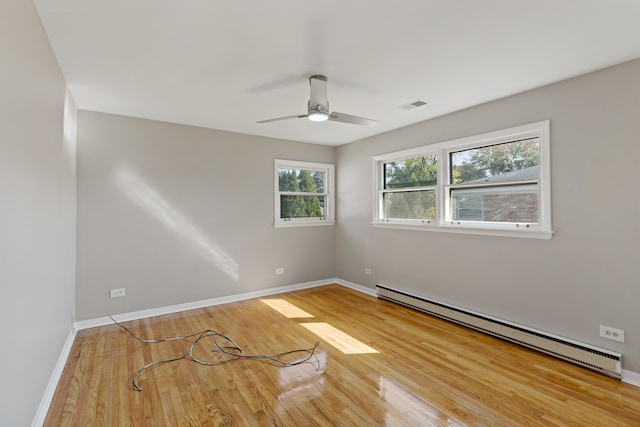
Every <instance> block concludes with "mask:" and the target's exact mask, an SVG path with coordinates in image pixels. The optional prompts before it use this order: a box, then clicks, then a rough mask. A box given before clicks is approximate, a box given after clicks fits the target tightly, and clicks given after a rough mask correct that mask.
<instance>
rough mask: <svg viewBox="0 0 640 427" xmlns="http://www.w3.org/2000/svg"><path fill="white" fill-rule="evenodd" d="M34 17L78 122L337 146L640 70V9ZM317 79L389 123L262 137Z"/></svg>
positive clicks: (621, 5)
mask: <svg viewBox="0 0 640 427" xmlns="http://www.w3.org/2000/svg"><path fill="white" fill-rule="evenodd" d="M34 2H35V4H36V7H37V9H38V12H39V14H40V17H41V19H42V22H43V24H44V27H45V30H46V31H47V34H48V36H49V38H50V40H51V44H52V46H53V50H54V52H55V54H56V57H57V58H58V61H59V63H60V67H61V68H62V71H63V73H64V76H65V78H66V80H67V82H68V85H69V89H70V90H71V93H72V94H73V97H74V99H75V101H76V105H77V106H78V108H81V109H86V110H94V111H101V112H107V113H114V114H121V115H127V116H133V117H142V118H148V119H154V120H162V121H168V122H175V123H183V124H188V125H195V126H202V127H207V128H214V129H222V130H227V131H233V132H241V133H246V134H252V135H262V136H267V137H274V138H283V139H290V140H296V141H303V142H311V143H318V144H327V145H340V144H344V143H347V142H352V141H355V140H359V139H362V138H365V137H368V136H372V135H376V134H379V133H383V132H387V131H390V130H392V129H397V128H399V127H403V126H406V125H409V124H412V123H416V122H419V121H423V120H426V119H430V118H433V117H436V116H440V115H443V114H446V113H449V112H452V111H456V110H460V109H464V108H467V107H471V106H474V105H478V104H480V103H484V102H487V101H491V100H494V99H498V98H502V97H505V96H508V95H511V94H514V93H518V92H522V91H525V90H528V89H532V88H535V87H539V86H542V85H546V84H548V83H552V82H555V81H559V80H563V79H566V78H569V77H573V76H576V75H580V74H584V73H587V72H589V71H593V70H596V69H600V68H604V67H606V66H609V65H613V64H616V63H620V62H624V61H627V60H631V59H634V58H638V57H640V24H639V23H640V1H639V0H535V1H533V0H531V1H525V0H482V1H480V0H397V1H389V0H369V1H361V0H324V1H315V2H314V1H309V0H244V1H243V0H236V1H229V0H227V1H221V0H102V1H99V0H34ZM312 74H324V75H326V76H327V77H328V80H329V83H328V95H329V102H330V107H331V110H336V111H340V112H343V113H348V114H354V115H360V116H364V117H367V118H372V119H376V120H378V121H379V123H378V124H377V125H376V126H375V127H372V128H369V127H364V126H357V125H351V124H344V123H335V122H324V123H313V122H309V121H308V120H306V119H295V120H288V121H282V122H273V123H265V124H257V123H256V121H258V120H264V119H268V118H273V117H279V116H287V115H293V114H304V113H306V108H307V106H306V103H307V101H308V98H309V84H308V80H307V79H308V76H309V75H312ZM417 99H421V100H424V101H426V102H428V105H426V106H424V107H421V108H417V109H414V110H411V111H407V110H404V109H401V108H398V106H400V105H402V104H406V103H409V102H412V101H415V100H417Z"/></svg>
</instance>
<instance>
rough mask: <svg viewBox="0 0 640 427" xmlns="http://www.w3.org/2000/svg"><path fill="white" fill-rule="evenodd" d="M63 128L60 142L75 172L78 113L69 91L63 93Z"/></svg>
mask: <svg viewBox="0 0 640 427" xmlns="http://www.w3.org/2000/svg"><path fill="white" fill-rule="evenodd" d="M62 120H63V125H62V126H63V127H62V134H63V135H62V140H63V144H64V148H65V150H66V152H67V155H68V157H69V161H70V162H71V164H72V165H73V169H74V170H75V165H76V140H77V135H78V111H77V110H76V105H75V103H74V102H73V98H72V97H71V92H69V89H67V90H66V91H65V95H64V111H63V117H62Z"/></svg>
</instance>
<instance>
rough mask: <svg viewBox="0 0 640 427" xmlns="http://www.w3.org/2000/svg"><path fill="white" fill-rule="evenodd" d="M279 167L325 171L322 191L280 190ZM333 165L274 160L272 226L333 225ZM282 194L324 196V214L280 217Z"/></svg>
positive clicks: (334, 220)
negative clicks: (308, 216) (320, 215)
mask: <svg viewBox="0 0 640 427" xmlns="http://www.w3.org/2000/svg"><path fill="white" fill-rule="evenodd" d="M279 169H295V170H308V171H317V172H324V173H325V183H324V189H325V191H324V192H323V193H308V192H295V193H293V192H286V191H280V174H279ZM334 190H335V165H333V164H330V163H316V162H303V161H297V160H283V159H275V160H274V195H275V200H274V221H273V224H274V227H276V228H280V227H305V226H319V225H333V224H335V222H336V219H335V191H334ZM282 196H324V198H325V207H324V208H325V211H324V213H325V216H324V217H311V218H280V213H281V211H280V200H281V197H282Z"/></svg>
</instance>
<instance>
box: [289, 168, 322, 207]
mask: <svg viewBox="0 0 640 427" xmlns="http://www.w3.org/2000/svg"><path fill="white" fill-rule="evenodd" d="M324 175H325V172H322V171H309V170H304V169H303V170H297V169H279V170H278V189H279V191H280V192H281V193H285V194H283V195H282V196H281V197H280V218H320V217H324V216H325V214H324V205H325V196H324V195H321V194H318V193H323V192H324V181H325V178H324ZM318 187H319V188H318ZM286 193H293V194H286ZM300 193H305V194H300ZM309 193H311V194H318V195H317V196H316V195H307V194H309Z"/></svg>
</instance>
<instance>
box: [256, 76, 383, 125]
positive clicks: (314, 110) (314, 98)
mask: <svg viewBox="0 0 640 427" xmlns="http://www.w3.org/2000/svg"><path fill="white" fill-rule="evenodd" d="M309 85H310V86H311V95H310V97H309V104H308V110H307V114H298V115H295V116H285V117H278V118H276V119H267V120H261V121H259V122H257V123H269V122H276V121H279V120H289V119H302V118H305V117H306V118H307V119H309V120H311V121H312V122H323V121H325V120H330V121H333V122H342V123H351V124H354V125H362V126H375V125H376V124H377V123H378V121H377V120H371V119H365V118H364V117H359V116H352V115H351V114H345V113H338V112H337V111H333V112H329V101H328V100H327V77H326V76H322V75H315V76H311V77H309Z"/></svg>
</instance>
